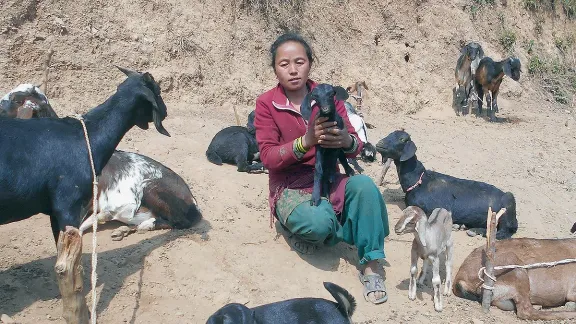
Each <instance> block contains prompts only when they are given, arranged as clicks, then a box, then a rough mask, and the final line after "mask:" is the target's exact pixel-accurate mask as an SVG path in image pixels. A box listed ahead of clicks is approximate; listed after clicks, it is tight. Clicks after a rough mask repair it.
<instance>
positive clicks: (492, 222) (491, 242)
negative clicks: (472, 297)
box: [482, 207, 506, 313]
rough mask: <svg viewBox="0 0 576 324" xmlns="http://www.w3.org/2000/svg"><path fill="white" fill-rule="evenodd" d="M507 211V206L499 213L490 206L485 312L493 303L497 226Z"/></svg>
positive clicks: (483, 307)
mask: <svg viewBox="0 0 576 324" xmlns="http://www.w3.org/2000/svg"><path fill="white" fill-rule="evenodd" d="M505 212H506V208H502V209H500V211H499V212H498V214H495V213H493V212H492V207H488V219H487V222H486V248H485V249H484V253H485V255H486V258H485V260H486V264H485V265H484V267H485V269H484V284H483V285H482V288H483V289H482V309H483V310H484V313H488V312H489V311H490V304H491V303H492V295H493V291H492V289H493V287H494V283H495V280H494V279H493V278H495V277H494V254H495V253H496V227H497V225H498V220H499V219H500V217H501V216H502V215H503V214H504V213H505ZM486 287H488V288H486Z"/></svg>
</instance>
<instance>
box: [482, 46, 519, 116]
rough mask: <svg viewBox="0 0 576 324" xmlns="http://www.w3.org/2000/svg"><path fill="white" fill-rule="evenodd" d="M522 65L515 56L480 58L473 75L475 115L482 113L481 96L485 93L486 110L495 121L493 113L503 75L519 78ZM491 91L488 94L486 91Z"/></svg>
mask: <svg viewBox="0 0 576 324" xmlns="http://www.w3.org/2000/svg"><path fill="white" fill-rule="evenodd" d="M521 72H522V66H521V64H520V60H519V59H517V58H513V57H509V58H507V59H504V60H502V61H499V62H497V61H494V60H492V58H490V57H485V58H483V59H482V60H480V63H479V64H478V69H477V70H476V74H475V75H474V88H475V90H476V93H477V95H478V111H477V112H476V117H480V116H481V115H482V98H483V97H484V93H486V110H488V112H487V114H488V116H489V117H490V121H495V120H496V116H495V113H497V112H498V102H497V97H498V91H499V90H500V84H501V83H502V79H503V78H504V75H507V76H508V77H510V78H511V79H512V80H514V81H518V80H520V73H521ZM489 91H490V92H492V95H491V96H490V95H489V93H488V92H489Z"/></svg>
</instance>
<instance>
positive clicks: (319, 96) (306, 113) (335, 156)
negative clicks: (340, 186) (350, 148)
mask: <svg viewBox="0 0 576 324" xmlns="http://www.w3.org/2000/svg"><path fill="white" fill-rule="evenodd" d="M346 99H348V92H346V90H345V89H344V88H342V87H338V86H337V87H333V86H331V85H329V84H326V83H321V84H318V85H317V86H316V87H315V88H314V89H313V90H312V91H311V92H309V93H308V94H307V95H306V96H305V97H304V100H302V104H301V105H300V112H301V114H302V117H304V119H305V120H308V121H309V122H310V123H313V122H314V121H313V120H314V119H310V115H311V114H312V106H311V102H312V100H315V101H316V104H318V105H319V106H320V109H319V110H318V117H328V120H327V121H326V122H334V121H336V126H337V127H338V128H339V129H343V128H344V127H346V125H345V124H344V119H342V116H340V114H338V112H337V111H336V103H335V102H334V100H346ZM338 161H340V163H341V164H342V166H343V167H344V171H345V172H346V175H347V176H351V175H354V170H353V169H352V167H350V165H349V164H348V160H347V159H346V154H344V151H343V150H342V149H341V148H324V147H322V146H320V145H319V144H316V161H315V164H314V189H313V191H312V201H311V202H310V204H311V205H313V206H318V205H319V204H320V197H321V196H322V197H329V195H330V186H331V184H332V183H334V180H335V177H336V168H337V164H338Z"/></svg>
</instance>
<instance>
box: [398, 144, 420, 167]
mask: <svg viewBox="0 0 576 324" xmlns="http://www.w3.org/2000/svg"><path fill="white" fill-rule="evenodd" d="M414 154H416V144H414V142H412V141H410V140H409V141H408V143H406V145H404V150H403V151H402V155H401V156H400V162H404V161H406V160H408V159H410V158H412V157H413V156H414Z"/></svg>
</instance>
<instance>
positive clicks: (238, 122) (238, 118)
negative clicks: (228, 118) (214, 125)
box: [232, 105, 240, 126]
mask: <svg viewBox="0 0 576 324" xmlns="http://www.w3.org/2000/svg"><path fill="white" fill-rule="evenodd" d="M232 108H233V109H234V116H236V125H237V126H240V117H238V111H236V105H233V106H232Z"/></svg>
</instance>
